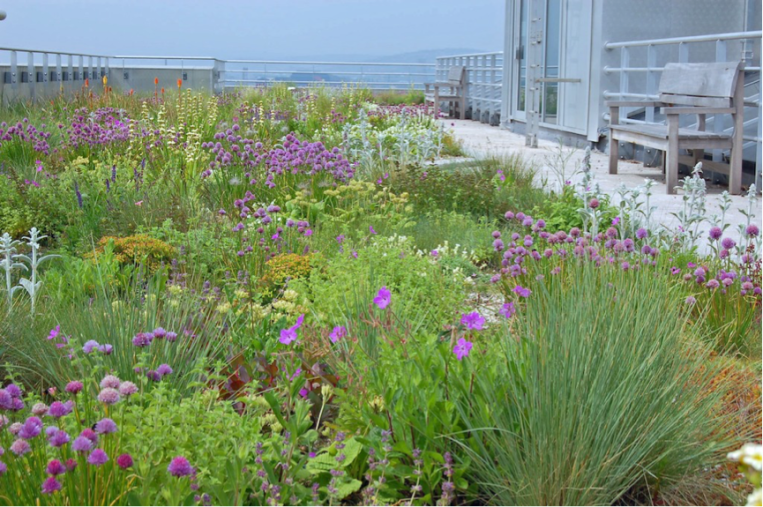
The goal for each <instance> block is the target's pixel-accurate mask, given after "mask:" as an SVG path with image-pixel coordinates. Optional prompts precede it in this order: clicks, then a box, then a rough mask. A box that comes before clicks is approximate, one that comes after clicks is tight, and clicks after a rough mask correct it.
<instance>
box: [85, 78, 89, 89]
mask: <svg viewBox="0 0 763 507" xmlns="http://www.w3.org/2000/svg"><path fill="white" fill-rule="evenodd" d="M89 87H90V80H89V79H88V78H85V88H89Z"/></svg>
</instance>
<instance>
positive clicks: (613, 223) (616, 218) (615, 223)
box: [612, 217, 620, 225]
mask: <svg viewBox="0 0 763 507" xmlns="http://www.w3.org/2000/svg"><path fill="white" fill-rule="evenodd" d="M619 223H620V217H615V218H613V219H612V225H617V224H619Z"/></svg>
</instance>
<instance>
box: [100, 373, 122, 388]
mask: <svg viewBox="0 0 763 507" xmlns="http://www.w3.org/2000/svg"><path fill="white" fill-rule="evenodd" d="M120 383H121V380H119V379H118V378H117V377H115V376H114V375H106V376H105V377H103V380H101V387H102V388H106V387H111V388H112V389H118V388H119V384H120Z"/></svg>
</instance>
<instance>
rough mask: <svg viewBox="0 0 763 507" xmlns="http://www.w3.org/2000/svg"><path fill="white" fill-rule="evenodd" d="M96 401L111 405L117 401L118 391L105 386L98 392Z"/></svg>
mask: <svg viewBox="0 0 763 507" xmlns="http://www.w3.org/2000/svg"><path fill="white" fill-rule="evenodd" d="M98 401H100V402H101V403H105V404H106V405H113V404H115V403H117V402H118V401H119V391H117V390H116V389H114V388H112V387H107V388H106V389H104V390H103V391H101V392H100V393H98Z"/></svg>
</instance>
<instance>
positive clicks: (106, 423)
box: [95, 417, 117, 435]
mask: <svg viewBox="0 0 763 507" xmlns="http://www.w3.org/2000/svg"><path fill="white" fill-rule="evenodd" d="M116 431H117V423H115V422H114V421H113V420H112V419H109V418H108V417H104V418H103V419H101V420H100V421H98V422H97V423H95V432H96V433H98V434H101V435H107V434H109V433H116Z"/></svg>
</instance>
